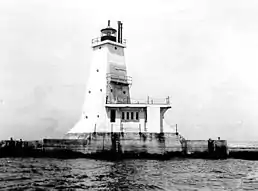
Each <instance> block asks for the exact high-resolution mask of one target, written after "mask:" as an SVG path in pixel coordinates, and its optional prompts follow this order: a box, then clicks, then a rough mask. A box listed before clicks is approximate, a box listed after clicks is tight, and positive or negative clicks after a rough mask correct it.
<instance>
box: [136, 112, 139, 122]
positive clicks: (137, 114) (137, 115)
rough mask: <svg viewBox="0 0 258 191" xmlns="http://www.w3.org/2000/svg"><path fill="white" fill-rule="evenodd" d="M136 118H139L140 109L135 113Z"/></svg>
mask: <svg viewBox="0 0 258 191" xmlns="http://www.w3.org/2000/svg"><path fill="white" fill-rule="evenodd" d="M135 119H136V120H139V112H138V111H137V112H136V113H135Z"/></svg>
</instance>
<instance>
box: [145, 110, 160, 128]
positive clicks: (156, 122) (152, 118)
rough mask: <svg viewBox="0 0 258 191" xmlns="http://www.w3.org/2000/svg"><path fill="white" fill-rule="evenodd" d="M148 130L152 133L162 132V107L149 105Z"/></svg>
mask: <svg viewBox="0 0 258 191" xmlns="http://www.w3.org/2000/svg"><path fill="white" fill-rule="evenodd" d="M147 130H148V132H151V133H160V107H155V106H148V107H147Z"/></svg>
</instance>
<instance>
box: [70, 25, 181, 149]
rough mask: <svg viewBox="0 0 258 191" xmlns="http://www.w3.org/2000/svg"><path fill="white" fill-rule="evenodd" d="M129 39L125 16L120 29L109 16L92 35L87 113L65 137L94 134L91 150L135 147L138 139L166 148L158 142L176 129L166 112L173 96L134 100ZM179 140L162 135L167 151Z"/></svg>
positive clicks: (141, 145) (143, 143) (146, 145)
mask: <svg viewBox="0 0 258 191" xmlns="http://www.w3.org/2000/svg"><path fill="white" fill-rule="evenodd" d="M125 42H126V41H125V40H124V39H123V32H122V23H121V22H120V21H118V29H117V30H116V29H114V28H112V27H111V26H110V21H108V26H107V27H106V28H104V29H102V30H101V36H100V37H99V38H96V39H93V40H92V49H93V56H92V63H91V69H90V74H89V79H88V82H87V88H86V94H85V102H84V106H83V110H82V115H81V118H80V120H79V121H78V122H77V123H76V124H75V126H74V127H73V128H72V129H71V130H70V131H69V132H68V133H67V134H66V136H65V138H66V139H83V140H87V139H89V140H91V141H89V142H88V143H87V144H91V145H90V146H89V149H90V151H89V152H95V150H96V151H97V150H98V151H99V150H105V149H109V148H115V149H116V148H117V147H119V148H120V149H119V150H122V151H123V152H124V151H125V152H126V151H134V150H135V148H134V147H135V145H137V148H138V150H139V149H140V150H141V149H142V148H145V149H147V150H148V152H149V151H151V152H152V151H153V149H154V150H155V149H156V148H161V147H160V146H157V144H159V142H160V137H163V139H165V137H170V138H171V137H173V136H175V135H176V133H175V132H174V131H173V129H170V128H169V127H168V126H166V125H165V123H164V114H165V112H166V111H167V109H169V108H171V105H170V100H169V97H166V98H164V99H159V100H155V99H152V98H150V97H148V99H147V100H146V101H143V102H140V101H132V99H131V96H130V86H131V85H132V78H131V77H130V76H128V75H127V70H126V64H125V57H124V49H125V48H126V44H125ZM114 135H115V136H114ZM93 137H94V139H93ZM114 137H115V140H114ZM153 137H154V139H153ZM155 137H156V138H155ZM170 140H171V139H170ZM154 142H155V143H154ZM117 143H118V145H116V144H117ZM174 143H175V142H173V143H172V142H171V141H166V144H167V146H166V145H165V141H163V142H162V144H164V145H163V146H162V148H163V151H164V150H165V149H166V148H168V149H169V145H170V146H171V144H174ZM178 143H179V142H178ZM179 144H180V143H179ZM132 148H134V149H132ZM94 149H95V150H94ZM155 152H156V151H155Z"/></svg>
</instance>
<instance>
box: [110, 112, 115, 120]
mask: <svg viewBox="0 0 258 191" xmlns="http://www.w3.org/2000/svg"><path fill="white" fill-rule="evenodd" d="M110 122H116V110H114V109H112V110H110Z"/></svg>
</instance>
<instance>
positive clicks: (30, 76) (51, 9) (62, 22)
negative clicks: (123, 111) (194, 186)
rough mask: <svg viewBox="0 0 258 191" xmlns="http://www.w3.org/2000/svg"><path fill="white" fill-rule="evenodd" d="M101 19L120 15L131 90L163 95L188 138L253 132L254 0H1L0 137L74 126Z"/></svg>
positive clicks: (53, 132)
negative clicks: (131, 81)
mask: <svg viewBox="0 0 258 191" xmlns="http://www.w3.org/2000/svg"><path fill="white" fill-rule="evenodd" d="M108 19H110V20H111V25H113V26H114V27H116V26H117V24H116V22H117V21H118V20H121V21H122V22H123V23H124V25H123V26H124V33H123V34H124V37H125V38H126V39H127V48H126V50H125V55H126V64H127V67H128V72H129V75H130V76H132V77H133V86H132V88H131V92H132V98H134V99H135V98H136V99H145V98H146V97H147V95H149V96H152V97H158V98H159V97H161V98H162V97H166V96H168V95H169V96H171V101H172V109H171V110H170V111H168V112H167V113H166V121H167V122H168V123H169V124H171V125H174V124H178V129H179V132H180V133H181V134H183V135H184V136H185V137H186V138H188V139H208V138H210V137H211V138H217V137H218V136H220V137H221V139H228V140H258V66H257V61H258V35H257V34H258V1H255V0H253V1H251V0H249V1H244V0H242V1H238V0H231V1H230V0H227V1H225V0H217V1H211V0H210V1H208V0H206V1H201V0H195V1H192V0H178V1H172V0H163V1H162V0H157V1H150V0H144V1H143V0H141V1H139V0H137V1H132V0H130V1H126V2H125V1H121V0H118V1H96V0H94V1H88V0H87V1H85V0H62V1H61V0H59V1H58V0H56V1H53V0H41V1H40V0H37V1H33V0H31V1H29V0H23V1H20V0H2V1H0V139H9V137H11V136H12V137H14V138H17V139H18V138H23V139H40V138H43V137H49V138H50V137H62V136H63V135H64V134H65V133H66V132H67V131H68V130H69V129H70V128H72V127H73V125H74V124H75V123H76V122H77V120H78V119H79V118H80V113H81V109H82V104H83V98H84V91H85V86H86V82H87V79H88V78H87V77H88V69H89V65H90V60H91V53H92V51H91V47H90V46H91V39H92V38H95V37H98V36H99V30H100V29H101V28H102V27H106V25H107V20H108ZM143 87H144V89H143Z"/></svg>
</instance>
